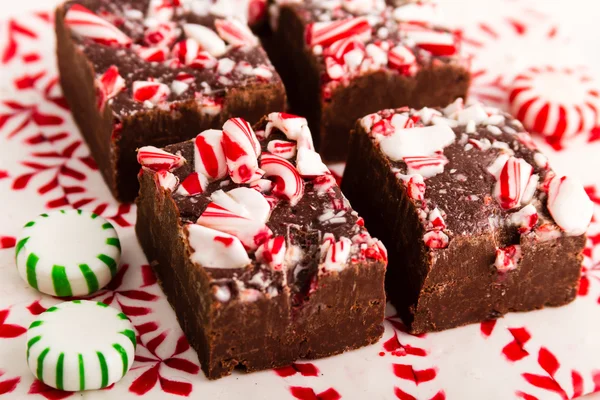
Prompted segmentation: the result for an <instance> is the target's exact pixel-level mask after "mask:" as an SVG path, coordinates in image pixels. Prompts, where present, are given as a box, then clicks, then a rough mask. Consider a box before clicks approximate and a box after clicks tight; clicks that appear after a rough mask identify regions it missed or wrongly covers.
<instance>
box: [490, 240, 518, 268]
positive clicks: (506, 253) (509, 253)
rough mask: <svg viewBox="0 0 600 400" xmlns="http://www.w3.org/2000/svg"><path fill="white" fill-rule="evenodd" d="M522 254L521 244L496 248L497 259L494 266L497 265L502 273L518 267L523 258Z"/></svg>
mask: <svg viewBox="0 0 600 400" xmlns="http://www.w3.org/2000/svg"><path fill="white" fill-rule="evenodd" d="M521 256H522V253H521V246H519V245H518V244H514V245H512V246H508V247H504V248H501V249H496V260H495V261H494V267H496V269H497V270H498V272H500V273H505V272H508V271H512V270H514V269H516V268H517V265H518V263H519V261H520V260H521Z"/></svg>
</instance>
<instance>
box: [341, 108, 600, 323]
mask: <svg viewBox="0 0 600 400" xmlns="http://www.w3.org/2000/svg"><path fill="white" fill-rule="evenodd" d="M342 189H343V192H344V194H345V195H346V196H348V198H349V199H350V201H351V202H352V204H353V206H354V207H355V209H356V210H357V211H358V212H359V213H361V215H362V216H363V217H364V218H365V224H366V226H367V227H368V228H369V231H370V232H371V233H372V234H374V235H377V236H378V237H380V238H381V239H382V240H383V242H384V243H385V245H386V247H387V249H388V251H389V259H390V263H389V267H388V271H387V276H386V291H387V295H388V299H389V300H390V301H391V302H392V304H393V305H394V306H395V307H396V308H397V310H398V312H399V313H400V315H401V316H402V319H403V320H404V321H405V322H406V323H407V324H408V325H409V326H410V329H411V331H412V332H414V333H423V332H429V331H438V330H442V329H448V328H453V327H457V326H461V325H465V324H468V323H472V322H478V321H483V320H486V319H489V318H497V317H499V316H502V315H503V314H505V313H507V312H510V311H527V310H533V309H538V308H542V307H545V306H560V305H563V304H566V303H569V302H570V301H572V300H573V299H574V298H575V296H576V294H577V286H578V281H579V277H580V270H581V261H582V258H583V256H582V250H583V248H584V245H585V241H586V238H585V232H586V229H587V226H588V224H589V222H590V220H591V217H592V212H593V207H592V203H591V201H590V200H589V198H588V197H587V195H586V193H585V191H584V189H583V187H582V186H581V184H579V183H578V182H577V181H575V180H574V179H572V178H568V177H564V176H560V175H557V174H556V173H555V172H554V171H553V170H552V169H551V168H550V166H549V164H548V160H547V158H546V157H545V156H544V155H543V154H542V153H540V152H539V151H538V150H536V148H535V145H534V144H533V142H532V141H531V138H530V136H529V134H528V133H527V132H525V131H524V130H523V127H522V126H521V124H520V123H519V121H517V120H516V119H514V118H512V117H510V116H509V115H506V114H504V113H502V112H500V111H499V110H497V109H494V108H489V107H484V106H482V105H480V104H473V105H471V106H468V107H465V106H464V105H463V103H462V101H461V100H460V99H459V100H457V101H456V102H455V103H453V104H451V105H449V106H448V107H446V108H445V109H443V110H439V109H431V108H423V109H421V110H414V109H408V108H400V109H396V110H393V109H390V110H384V111H380V112H377V113H374V114H370V115H367V116H366V117H364V118H362V119H361V120H359V122H358V123H357V125H356V129H355V131H354V132H353V133H352V134H351V141H350V154H349V158H348V165H347V167H346V171H345V173H344V179H343V183H342Z"/></svg>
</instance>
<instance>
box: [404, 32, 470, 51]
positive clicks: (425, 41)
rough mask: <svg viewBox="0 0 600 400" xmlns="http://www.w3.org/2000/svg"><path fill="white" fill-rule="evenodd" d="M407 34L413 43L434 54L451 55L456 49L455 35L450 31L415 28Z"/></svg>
mask: <svg viewBox="0 0 600 400" xmlns="http://www.w3.org/2000/svg"><path fill="white" fill-rule="evenodd" d="M407 36H408V37H409V38H410V39H412V40H413V41H414V42H415V44H416V45H417V46H418V47H419V48H421V49H423V50H426V51H428V52H430V53H431V54H433V55H435V56H452V55H454V54H456V52H457V51H458V47H457V46H456V42H455V37H454V35H453V34H452V33H449V32H442V31H433V30H421V29H419V30H415V31H411V32H407Z"/></svg>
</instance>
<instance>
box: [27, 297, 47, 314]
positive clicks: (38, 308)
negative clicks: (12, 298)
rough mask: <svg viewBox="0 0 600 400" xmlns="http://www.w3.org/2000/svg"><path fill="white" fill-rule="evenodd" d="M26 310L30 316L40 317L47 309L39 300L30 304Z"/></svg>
mask: <svg viewBox="0 0 600 400" xmlns="http://www.w3.org/2000/svg"><path fill="white" fill-rule="evenodd" d="M27 309H28V310H29V312H30V313H31V314H32V315H40V314H41V313H43V312H44V311H46V310H47V308H46V307H44V306H43V305H42V303H41V302H40V300H36V301H34V302H32V303H31V304H30V305H28V306H27Z"/></svg>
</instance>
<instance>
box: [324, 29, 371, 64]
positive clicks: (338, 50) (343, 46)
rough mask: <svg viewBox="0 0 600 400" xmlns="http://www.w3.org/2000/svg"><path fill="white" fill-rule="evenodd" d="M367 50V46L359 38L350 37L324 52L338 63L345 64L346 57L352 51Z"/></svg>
mask: <svg viewBox="0 0 600 400" xmlns="http://www.w3.org/2000/svg"><path fill="white" fill-rule="evenodd" d="M356 49H358V50H360V51H364V50H365V45H364V43H363V42H361V41H360V40H359V39H358V37H356V36H350V37H346V38H343V39H340V40H338V41H336V42H334V43H332V44H331V46H329V47H328V48H327V49H325V51H324V53H323V54H324V55H325V56H329V57H333V58H334V59H335V60H336V61H338V62H342V63H343V62H344V56H345V55H346V54H347V53H349V52H350V51H352V50H356Z"/></svg>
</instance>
